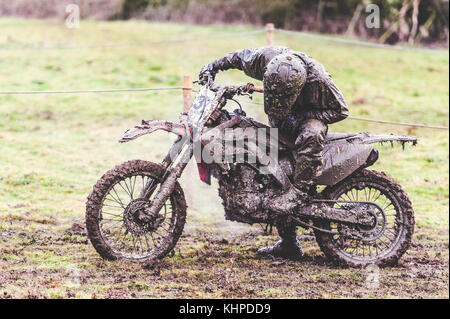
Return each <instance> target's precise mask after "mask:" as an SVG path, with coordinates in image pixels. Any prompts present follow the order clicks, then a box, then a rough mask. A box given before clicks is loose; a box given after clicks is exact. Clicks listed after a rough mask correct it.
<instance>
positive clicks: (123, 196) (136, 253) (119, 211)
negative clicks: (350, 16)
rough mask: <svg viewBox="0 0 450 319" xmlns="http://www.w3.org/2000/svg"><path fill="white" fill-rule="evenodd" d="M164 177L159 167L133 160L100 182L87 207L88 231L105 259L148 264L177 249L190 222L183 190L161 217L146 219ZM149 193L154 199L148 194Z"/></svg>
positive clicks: (170, 200)
mask: <svg viewBox="0 0 450 319" xmlns="http://www.w3.org/2000/svg"><path fill="white" fill-rule="evenodd" d="M163 173H164V168H163V167H162V166H161V165H159V164H155V163H152V162H147V161H141V160H134V161H128V162H125V163H123V164H121V165H118V166H116V167H115V168H114V169H112V170H110V171H108V172H107V173H105V174H104V175H103V176H102V177H101V178H100V179H99V180H98V181H97V183H96V184H95V186H94V188H93V190H92V193H91V194H90V195H89V197H88V200H87V203H86V228H87V233H88V237H89V240H90V241H91V243H92V245H93V246H94V248H95V249H96V250H97V252H98V253H99V254H100V256H101V257H102V258H104V259H108V260H119V259H120V260H127V261H132V262H145V261H149V260H153V259H160V258H163V257H164V256H166V255H167V254H168V253H169V252H170V251H171V250H172V249H173V248H174V247H175V245H176V243H177V241H178V239H179V238H180V236H181V233H182V232H183V228H184V224H185V222H186V201H185V198H184V193H183V190H182V188H181V186H180V185H179V184H178V183H176V185H175V188H174V191H173V192H172V193H171V195H170V197H169V198H168V200H167V202H166V203H165V204H164V206H163V207H162V208H161V210H160V211H159V212H158V214H156V215H154V216H148V215H146V214H145V211H146V210H148V208H149V207H150V206H151V200H152V197H153V195H155V194H156V193H157V190H158V188H159V186H160V184H161V176H162V175H163ZM148 187H151V188H152V191H151V192H150V193H149V192H146V191H144V189H148ZM143 194H150V195H147V196H143Z"/></svg>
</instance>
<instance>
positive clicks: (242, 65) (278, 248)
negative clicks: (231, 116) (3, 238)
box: [199, 46, 348, 259]
mask: <svg viewBox="0 0 450 319" xmlns="http://www.w3.org/2000/svg"><path fill="white" fill-rule="evenodd" d="M229 69H238V70H241V71H244V73H245V74H246V75H248V76H250V77H252V78H254V79H257V80H262V81H263V84H264V112H265V113H266V114H267V115H268V118H269V122H270V124H271V126H272V127H277V128H278V129H279V130H280V133H281V134H283V135H285V136H286V137H289V138H290V139H291V140H292V142H293V143H294V144H295V152H294V156H295V160H296V165H295V169H294V174H293V186H292V187H291V188H290V189H289V190H287V191H286V192H285V193H284V194H282V195H281V196H279V197H277V198H274V199H272V200H270V201H269V203H268V208H269V209H271V210H272V211H275V212H277V213H280V214H289V213H290V212H291V211H292V210H293V209H295V208H297V207H299V205H305V204H307V203H308V199H309V198H308V197H309V195H308V192H309V190H310V188H311V186H312V185H313V184H314V183H315V178H316V177H317V176H318V175H320V167H321V166H322V150H323V147H324V143H325V136H326V134H327V130H328V124H331V123H335V122H338V121H342V120H343V119H345V118H346V117H347V116H348V109H347V105H346V102H345V100H344V97H343V95H342V93H341V91H340V90H339V89H338V87H337V86H336V85H335V84H334V82H333V80H332V78H331V75H330V74H329V73H328V72H327V71H326V69H325V68H324V66H323V65H322V64H321V63H319V62H318V61H316V60H314V59H313V58H311V57H309V56H307V55H306V54H304V53H301V52H296V51H293V50H291V49H289V48H287V47H275V46H270V47H262V48H257V49H244V50H239V51H235V52H232V53H229V54H227V55H226V56H224V57H222V58H220V59H218V60H215V61H214V62H212V63H210V64H207V65H205V66H204V67H203V68H202V69H201V71H200V74H199V82H200V83H201V84H206V83H207V81H208V78H211V79H214V77H215V75H216V74H217V73H218V72H219V71H225V70H229ZM284 220H286V221H285V222H283V223H282V222H279V223H277V224H276V227H277V229H278V233H279V235H280V237H281V240H280V241H278V242H277V243H276V244H275V245H274V246H272V247H265V248H261V249H260V250H259V251H258V252H259V253H262V254H271V255H274V256H280V257H287V258H293V259H298V258H301V257H302V256H303V251H302V248H301V245H300V243H299V241H298V239H297V235H296V226H295V225H294V224H293V223H290V222H289V219H284Z"/></svg>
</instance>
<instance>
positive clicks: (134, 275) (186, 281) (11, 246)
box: [0, 215, 449, 298]
mask: <svg viewBox="0 0 450 319" xmlns="http://www.w3.org/2000/svg"><path fill="white" fill-rule="evenodd" d="M229 225H234V226H233V227H237V228H236V231H233V232H227V233H224V232H217V231H215V230H213V228H210V227H211V225H209V226H208V227H207V226H204V227H203V226H202V225H198V224H196V225H192V224H191V225H189V222H188V225H187V229H185V233H184V235H183V236H182V238H181V239H180V241H179V244H178V245H177V247H176V249H175V252H174V254H172V255H171V256H169V257H166V258H165V259H163V260H161V261H157V262H153V263H148V264H144V265H142V264H132V263H125V262H108V261H104V260H102V259H101V258H100V257H99V256H98V255H97V253H96V252H95V250H94V249H93V247H92V246H91V244H90V243H89V241H88V240H87V238H86V235H85V230H84V227H83V223H82V221H81V220H77V221H75V222H73V223H72V224H71V226H70V224H60V223H59V221H57V220H56V219H54V218H51V217H48V218H39V219H33V217H32V216H31V215H29V216H28V218H27V216H25V217H24V218H17V216H16V217H15V216H13V215H11V216H10V219H9V220H8V221H7V220H3V226H2V229H0V249H1V251H0V254H1V257H0V297H1V298H247V297H248V298H448V297H449V290H448V284H449V281H448V275H449V246H448V233H446V232H437V233H436V232H435V233H429V232H428V231H427V230H426V229H417V232H416V235H415V237H414V241H413V244H412V247H411V248H410V250H409V251H408V252H407V254H406V255H405V256H404V257H403V258H402V259H401V260H400V263H399V265H398V266H397V267H393V268H384V269H380V270H379V276H378V278H379V279H378V283H376V281H375V282H373V281H372V282H367V281H366V280H367V271H366V270H364V269H353V268H347V269H343V268H339V267H337V266H336V265H333V264H331V263H330V262H328V261H327V260H326V258H325V257H324V255H323V254H322V253H321V251H320V250H319V248H318V246H317V244H316V242H315V239H314V235H313V234H312V232H310V231H305V232H303V233H301V235H300V238H301V240H302V243H303V245H304V249H305V252H306V255H307V256H306V258H305V260H304V261H301V262H294V261H287V260H282V259H275V258H261V257H259V256H258V255H257V254H256V250H257V249H258V247H261V246H262V245H266V244H270V243H273V242H274V241H275V240H277V236H276V234H272V235H270V234H264V232H263V230H262V229H260V228H258V227H256V226H255V227H250V226H245V225H242V226H240V225H238V224H236V223H228V222H220V223H219V224H217V225H214V227H215V228H216V229H220V228H221V227H222V228H223V227H229ZM236 225H237V226H236ZM30 229H34V230H31V231H30Z"/></svg>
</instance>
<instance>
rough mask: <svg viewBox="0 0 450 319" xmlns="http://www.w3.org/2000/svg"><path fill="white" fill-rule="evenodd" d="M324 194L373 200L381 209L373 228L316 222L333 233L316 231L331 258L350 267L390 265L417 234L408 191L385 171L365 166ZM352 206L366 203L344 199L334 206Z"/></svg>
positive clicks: (328, 196) (395, 261) (330, 196)
mask: <svg viewBox="0 0 450 319" xmlns="http://www.w3.org/2000/svg"><path fill="white" fill-rule="evenodd" d="M321 194H322V198H324V199H331V200H339V201H362V202H373V203H376V204H377V205H378V207H380V208H381V209H382V211H380V210H378V211H376V212H375V214H376V216H377V219H376V220H377V225H376V227H374V228H371V229H361V228H357V227H354V228H352V227H349V226H345V225H342V224H340V223H335V222H325V221H320V222H319V221H317V222H315V224H314V225H315V226H317V227H319V228H322V229H326V230H328V231H331V232H333V233H326V232H321V231H318V230H315V236H316V240H317V243H318V244H319V246H320V249H321V250H322V252H323V253H324V254H325V255H326V256H327V257H328V258H329V259H332V260H334V261H335V262H337V263H338V264H340V265H346V266H351V267H364V266H367V265H369V264H376V265H378V266H391V265H395V264H396V263H397V262H398V260H399V259H400V257H401V256H402V255H403V254H404V253H405V252H406V250H407V249H408V247H409V245H410V243H411V239H412V236H413V233H414V211H413V208H412V205H411V201H410V200H409V198H408V195H407V194H406V192H405V191H404V190H403V189H402V188H401V186H400V185H399V184H398V183H396V182H395V181H394V180H393V179H392V178H390V177H388V176H387V175H386V174H384V173H380V172H376V171H372V170H366V169H363V170H361V171H359V172H356V173H354V174H352V175H351V176H349V177H347V178H346V179H344V180H343V181H341V182H339V183H338V184H336V185H333V186H328V187H327V188H326V189H325V190H324V191H323V192H322V193H321ZM349 205H364V204H344V203H342V202H341V203H335V204H334V207H341V208H345V207H347V208H350V209H351V207H350V206H349ZM349 234H350V236H349Z"/></svg>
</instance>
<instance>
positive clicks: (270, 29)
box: [266, 23, 275, 45]
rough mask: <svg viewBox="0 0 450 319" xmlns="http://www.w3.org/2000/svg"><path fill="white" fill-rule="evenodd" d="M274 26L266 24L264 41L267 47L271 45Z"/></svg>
mask: <svg viewBox="0 0 450 319" xmlns="http://www.w3.org/2000/svg"><path fill="white" fill-rule="evenodd" d="M274 31H275V26H274V24H273V23H267V24H266V40H267V45H273V42H274Z"/></svg>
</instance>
